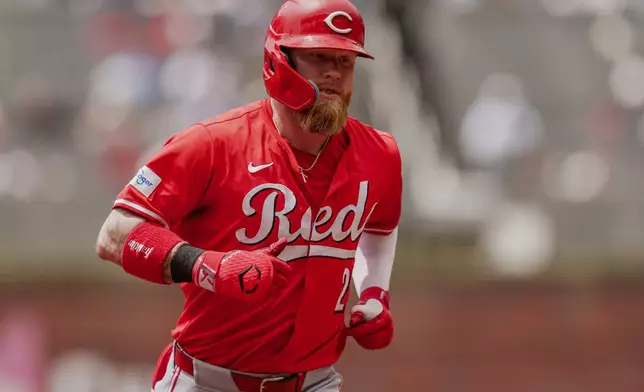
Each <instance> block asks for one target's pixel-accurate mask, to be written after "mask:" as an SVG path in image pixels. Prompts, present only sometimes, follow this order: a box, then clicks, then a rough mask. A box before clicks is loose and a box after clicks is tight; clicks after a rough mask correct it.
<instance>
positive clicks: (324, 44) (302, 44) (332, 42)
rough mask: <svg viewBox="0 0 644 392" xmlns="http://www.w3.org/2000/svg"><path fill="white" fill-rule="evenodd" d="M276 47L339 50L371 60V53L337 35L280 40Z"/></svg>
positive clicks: (305, 36)
mask: <svg viewBox="0 0 644 392" xmlns="http://www.w3.org/2000/svg"><path fill="white" fill-rule="evenodd" d="M277 45H278V46H281V47H285V48H296V49H340V50H348V51H351V52H355V53H357V54H358V56H360V57H366V58H368V59H373V58H374V57H373V56H372V55H371V53H369V52H367V51H366V50H364V48H363V47H362V46H360V45H359V44H357V43H356V42H355V41H353V40H351V39H348V38H344V37H341V36H338V35H303V36H297V37H290V38H286V39H281V40H279V41H278V42H277Z"/></svg>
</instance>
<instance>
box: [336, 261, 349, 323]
mask: <svg viewBox="0 0 644 392" xmlns="http://www.w3.org/2000/svg"><path fill="white" fill-rule="evenodd" d="M349 282H351V271H349V269H348V268H345V269H344V272H343V273H342V291H341V292H340V296H339V297H338V302H336V303H335V312H336V313H338V312H344V304H343V303H342V299H343V298H344V296H345V295H346V294H347V291H348V290H349Z"/></svg>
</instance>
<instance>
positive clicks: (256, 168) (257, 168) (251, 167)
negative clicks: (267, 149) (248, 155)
mask: <svg viewBox="0 0 644 392" xmlns="http://www.w3.org/2000/svg"><path fill="white" fill-rule="evenodd" d="M271 166H273V162H271V163H267V164H265V165H259V166H255V165H253V162H251V163H249V164H248V171H249V172H250V173H257V172H258V171H260V170H263V169H266V168H267V167H271Z"/></svg>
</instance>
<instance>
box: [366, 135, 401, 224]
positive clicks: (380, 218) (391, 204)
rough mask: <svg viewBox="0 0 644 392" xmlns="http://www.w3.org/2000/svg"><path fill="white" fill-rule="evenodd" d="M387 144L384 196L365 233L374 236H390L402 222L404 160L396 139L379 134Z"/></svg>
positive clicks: (370, 218)
mask: <svg viewBox="0 0 644 392" xmlns="http://www.w3.org/2000/svg"><path fill="white" fill-rule="evenodd" d="M379 134H380V135H381V137H382V138H383V139H384V140H385V142H386V144H387V158H388V162H389V164H388V165H387V166H388V167H387V169H388V170H387V174H386V177H385V179H384V182H385V184H386V186H385V187H384V191H383V196H382V197H381V198H380V200H379V201H378V204H377V205H376V207H375V209H374V211H373V213H372V214H371V216H370V217H369V221H368V222H367V225H366V226H365V232H367V233H372V234H389V233H391V232H392V231H394V229H396V227H398V222H399V221H400V214H401V206H402V158H401V157H400V151H399V150H398V144H397V143H396V139H394V137H393V136H391V135H390V134H387V133H384V132H379Z"/></svg>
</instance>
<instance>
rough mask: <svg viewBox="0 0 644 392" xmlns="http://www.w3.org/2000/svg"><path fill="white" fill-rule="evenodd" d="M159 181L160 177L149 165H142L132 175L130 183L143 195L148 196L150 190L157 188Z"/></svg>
mask: <svg viewBox="0 0 644 392" xmlns="http://www.w3.org/2000/svg"><path fill="white" fill-rule="evenodd" d="M160 183H161V177H159V176H158V175H157V174H156V173H155V172H153V171H152V170H151V169H150V168H149V167H147V166H143V167H142V168H141V169H139V171H138V173H136V175H134V178H132V181H130V185H132V186H133V187H134V188H135V189H137V190H138V191H139V192H141V193H142V194H143V195H144V196H145V197H150V195H151V194H152V192H154V190H155V189H157V186H159V184H160Z"/></svg>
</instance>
